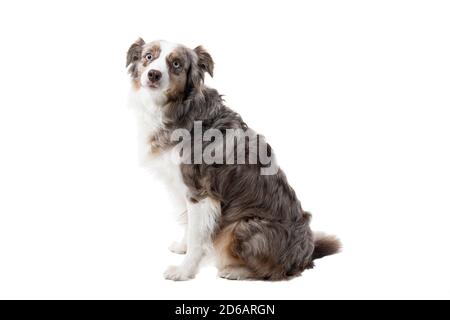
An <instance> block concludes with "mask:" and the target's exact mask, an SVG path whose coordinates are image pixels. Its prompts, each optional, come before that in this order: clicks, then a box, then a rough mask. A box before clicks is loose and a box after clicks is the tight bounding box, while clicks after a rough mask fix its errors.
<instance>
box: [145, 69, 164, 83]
mask: <svg viewBox="0 0 450 320" xmlns="http://www.w3.org/2000/svg"><path fill="white" fill-rule="evenodd" d="M161 77H162V74H161V72H160V71H158V70H150V71H149V72H148V79H149V80H150V81H151V82H158V81H159V80H160V79H161Z"/></svg>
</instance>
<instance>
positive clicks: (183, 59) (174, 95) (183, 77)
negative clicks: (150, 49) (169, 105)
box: [166, 47, 191, 101]
mask: <svg viewBox="0 0 450 320" xmlns="http://www.w3.org/2000/svg"><path fill="white" fill-rule="evenodd" d="M175 62H176V63H178V64H179V67H178V68H175V67H174V63H175ZM166 63H167V66H168V69H169V79H170V87H169V89H168V90H167V91H166V95H167V99H168V101H176V100H179V101H181V100H182V99H183V98H184V96H185V91H186V90H185V89H186V84H187V78H188V70H189V68H190V66H191V60H190V56H189V53H188V49H187V48H185V47H178V48H176V49H175V50H174V51H173V52H172V53H170V54H169V56H168V57H167V58H166Z"/></svg>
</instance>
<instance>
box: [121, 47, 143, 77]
mask: <svg viewBox="0 0 450 320" xmlns="http://www.w3.org/2000/svg"><path fill="white" fill-rule="evenodd" d="M144 44H145V41H144V40H142V38H139V39H137V40H136V41H135V42H134V43H133V44H132V45H131V46H130V49H128V53H127V64H126V67H128V66H129V65H130V64H131V68H130V74H131V75H132V76H136V75H135V74H136V62H137V61H139V59H140V58H141V54H142V46H143V45H144Z"/></svg>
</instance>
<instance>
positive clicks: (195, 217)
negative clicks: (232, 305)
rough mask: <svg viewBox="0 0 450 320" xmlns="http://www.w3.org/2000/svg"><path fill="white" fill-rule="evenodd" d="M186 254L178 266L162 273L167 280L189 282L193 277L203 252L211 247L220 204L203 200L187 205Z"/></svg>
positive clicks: (210, 200) (189, 202) (190, 202)
mask: <svg viewBox="0 0 450 320" xmlns="http://www.w3.org/2000/svg"><path fill="white" fill-rule="evenodd" d="M187 208H188V209H187V214H188V224H187V234H186V235H187V237H186V238H187V252H186V256H185V257H184V260H183V262H182V263H181V265H179V266H171V267H169V268H168V269H167V270H166V272H165V273H164V277H165V278H166V279H169V280H179V281H182V280H189V279H192V278H194V277H195V275H196V274H197V272H198V268H199V265H200V262H201V260H202V258H203V256H204V255H205V250H206V249H207V248H208V247H209V246H211V241H212V239H211V237H212V233H213V232H214V230H215V228H216V224H217V220H218V217H219V216H220V203H219V202H217V201H215V200H213V199H211V198H205V199H203V200H201V201H199V202H195V203H193V202H192V201H190V200H188V205H187Z"/></svg>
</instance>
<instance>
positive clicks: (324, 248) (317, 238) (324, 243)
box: [312, 232, 342, 260]
mask: <svg viewBox="0 0 450 320" xmlns="http://www.w3.org/2000/svg"><path fill="white" fill-rule="evenodd" d="M341 249H342V244H341V241H340V240H339V239H338V238H337V237H336V236H331V235H326V234H324V233H321V232H315V233H314V252H313V255H312V259H313V260H315V259H320V258H322V257H325V256H329V255H332V254H335V253H338V252H340V251H341Z"/></svg>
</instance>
